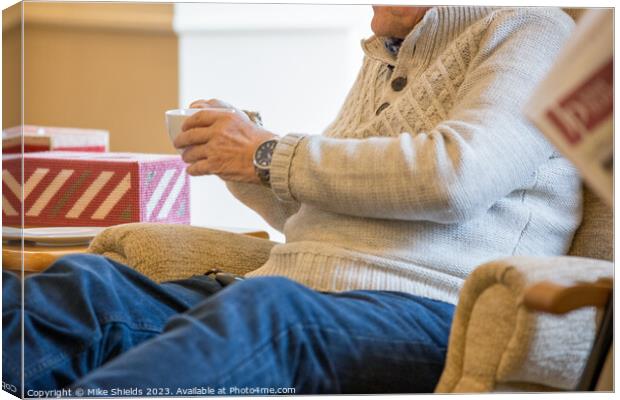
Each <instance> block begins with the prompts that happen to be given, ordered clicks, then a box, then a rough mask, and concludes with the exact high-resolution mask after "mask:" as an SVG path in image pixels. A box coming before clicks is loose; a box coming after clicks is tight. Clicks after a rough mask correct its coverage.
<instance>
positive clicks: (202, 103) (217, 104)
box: [189, 99, 234, 108]
mask: <svg viewBox="0 0 620 400" xmlns="http://www.w3.org/2000/svg"><path fill="white" fill-rule="evenodd" d="M210 107H212V108H213V107H214V108H234V107H233V106H232V104H230V103H227V102H225V101H223V100H220V99H209V100H205V99H200V100H195V101H193V102H192V103H191V104H190V105H189V108H210Z"/></svg>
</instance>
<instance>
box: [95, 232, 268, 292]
mask: <svg viewBox="0 0 620 400" xmlns="http://www.w3.org/2000/svg"><path fill="white" fill-rule="evenodd" d="M274 244H275V243H274V242H271V241H269V240H265V239H258V238H254V237H250V236H245V235H241V234H236V233H230V232H224V231H218V230H214V229H207V228H198V227H193V226H187V225H173V224H153V223H134V224H125V225H117V226H114V227H110V228H108V229H106V230H104V231H103V232H101V233H100V234H99V235H97V237H95V239H94V240H93V242H92V243H91V245H90V247H89V252H92V253H96V254H101V255H104V256H106V257H109V258H110V259H112V260H115V261H118V262H121V263H123V264H126V265H128V266H130V267H132V268H134V269H135V270H136V271H138V272H140V273H142V274H144V275H146V276H148V277H149V278H151V279H153V280H155V281H157V282H161V281H166V280H173V279H182V278H186V277H189V276H192V275H198V274H204V273H205V272H206V271H208V270H209V269H211V268H219V269H221V270H222V271H226V272H231V273H235V274H245V273H247V272H250V271H252V270H254V269H256V268H258V267H260V266H261V265H263V263H265V261H267V258H269V252H270V251H271V248H272V247H273V245H274Z"/></svg>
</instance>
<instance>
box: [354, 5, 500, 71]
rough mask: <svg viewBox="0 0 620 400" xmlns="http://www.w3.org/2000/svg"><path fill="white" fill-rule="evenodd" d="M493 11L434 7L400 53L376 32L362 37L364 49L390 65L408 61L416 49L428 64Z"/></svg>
mask: <svg viewBox="0 0 620 400" xmlns="http://www.w3.org/2000/svg"><path fill="white" fill-rule="evenodd" d="M492 10H493V8H491V7H468V6H442V7H433V8H431V9H429V10H428V11H427V12H426V14H425V15H424V17H423V18H422V20H421V21H420V22H418V24H417V25H416V26H415V27H414V28H413V30H412V31H411V32H410V33H409V35H407V37H406V38H405V39H404V40H403V42H402V44H401V46H400V50H399V52H398V54H393V53H391V52H389V51H388V50H387V49H386V47H385V40H386V39H387V38H384V37H378V36H374V35H373V36H371V37H370V38H369V39H366V40H362V49H363V50H364V53H365V54H366V56H367V57H369V58H372V59H375V60H378V61H381V62H383V63H386V64H389V65H397V64H401V63H403V62H405V63H407V62H408V61H409V60H410V59H411V57H413V52H414V50H415V51H416V52H417V53H418V56H419V57H421V58H422V63H423V64H425V65H428V64H430V62H431V61H432V60H433V59H434V58H435V57H436V56H437V55H438V54H439V53H441V52H442V51H443V50H444V49H445V48H446V47H447V46H448V44H449V43H450V42H452V41H453V40H454V39H455V38H456V37H457V36H458V35H460V34H461V33H463V31H465V29H467V28H468V27H469V26H470V25H472V24H473V23H474V22H476V21H478V20H480V19H481V18H483V17H485V16H486V15H488V14H489V13H490V12H491V11H492Z"/></svg>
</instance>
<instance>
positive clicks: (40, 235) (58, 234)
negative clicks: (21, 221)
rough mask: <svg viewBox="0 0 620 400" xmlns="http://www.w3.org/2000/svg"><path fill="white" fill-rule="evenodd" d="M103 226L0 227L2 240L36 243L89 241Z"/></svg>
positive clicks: (79, 242) (80, 242)
mask: <svg viewBox="0 0 620 400" xmlns="http://www.w3.org/2000/svg"><path fill="white" fill-rule="evenodd" d="M104 229H105V228H104V227H92V226H78V227H52V228H26V229H19V228H14V227H11V226H3V227H2V240H21V238H22V237H23V238H24V240H27V241H31V242H36V243H54V244H67V245H69V244H82V243H88V242H90V241H91V240H92V239H93V238H94V237H95V236H96V235H97V234H98V233H99V232H101V231H102V230H104Z"/></svg>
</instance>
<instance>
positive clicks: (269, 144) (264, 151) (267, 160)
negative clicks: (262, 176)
mask: <svg viewBox="0 0 620 400" xmlns="http://www.w3.org/2000/svg"><path fill="white" fill-rule="evenodd" d="M276 144H278V142H277V141H276V140H268V141H266V142H265V143H262V144H261V145H260V146H258V149H256V157H255V160H256V165H257V166H259V167H265V168H266V167H269V166H270V165H271V157H272V156H273V151H274V149H275V148H276Z"/></svg>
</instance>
